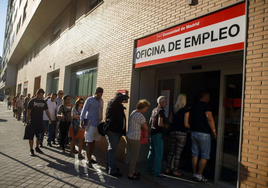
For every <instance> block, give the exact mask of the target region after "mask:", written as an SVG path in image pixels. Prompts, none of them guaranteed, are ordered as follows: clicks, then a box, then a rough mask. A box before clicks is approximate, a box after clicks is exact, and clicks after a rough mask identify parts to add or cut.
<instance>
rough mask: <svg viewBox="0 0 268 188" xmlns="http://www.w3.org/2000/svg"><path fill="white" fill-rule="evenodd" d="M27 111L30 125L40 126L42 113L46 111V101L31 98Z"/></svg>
mask: <svg viewBox="0 0 268 188" xmlns="http://www.w3.org/2000/svg"><path fill="white" fill-rule="evenodd" d="M27 109H30V110H31V114H30V117H31V124H34V125H42V124H43V111H44V110H47V109H48V107H47V103H46V101H44V100H43V99H42V100H38V99H37V98H33V99H32V100H30V102H29V104H28V107H27Z"/></svg>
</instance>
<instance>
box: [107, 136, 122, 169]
mask: <svg viewBox="0 0 268 188" xmlns="http://www.w3.org/2000/svg"><path fill="white" fill-rule="evenodd" d="M121 136H122V134H121V133H116V132H112V131H107V132H106V135H105V137H106V139H107V142H108V152H107V167H106V168H107V170H108V174H114V173H117V172H118V170H117V169H116V161H117V148H118V144H119V141H120V138H121Z"/></svg>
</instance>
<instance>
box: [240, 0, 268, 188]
mask: <svg viewBox="0 0 268 188" xmlns="http://www.w3.org/2000/svg"><path fill="white" fill-rule="evenodd" d="M248 11H249V15H248V20H249V22H248V24H249V25H248V26H249V30H248V34H247V36H248V41H247V42H248V45H247V49H246V50H247V57H246V87H245V108H244V125H243V144H242V165H241V187H257V188H264V187H268V177H267V176H268V24H267V23H268V1H267V0H266V1H265V0H250V1H249V7H248Z"/></svg>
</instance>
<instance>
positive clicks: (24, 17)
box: [22, 1, 28, 23]
mask: <svg viewBox="0 0 268 188" xmlns="http://www.w3.org/2000/svg"><path fill="white" fill-rule="evenodd" d="M27 5H28V1H26V4H25V6H24V9H23V20H22V23H23V22H24V20H25V19H26V14H27Z"/></svg>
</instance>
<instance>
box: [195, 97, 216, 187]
mask: <svg viewBox="0 0 268 188" xmlns="http://www.w3.org/2000/svg"><path fill="white" fill-rule="evenodd" d="M209 101H210V94H209V92H203V93H202V95H201V97H200V101H199V102H198V103H196V104H194V105H193V106H192V108H191V110H190V120H191V121H190V122H191V130H192V133H191V140H192V167H193V172H194V174H193V178H194V180H196V181H199V182H207V181H208V180H207V179H206V178H205V177H204V176H203V175H202V174H203V170H204V168H205V166H206V164H207V161H208V160H209V159H210V147H211V136H210V133H211V132H212V133H213V134H214V136H215V138H216V137H217V133H216V128H215V123H214V119H213V116H212V109H211V107H210V105H209V104H208V103H209ZM199 154H201V159H200V161H199V162H198V157H199ZM197 167H198V170H197Z"/></svg>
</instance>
